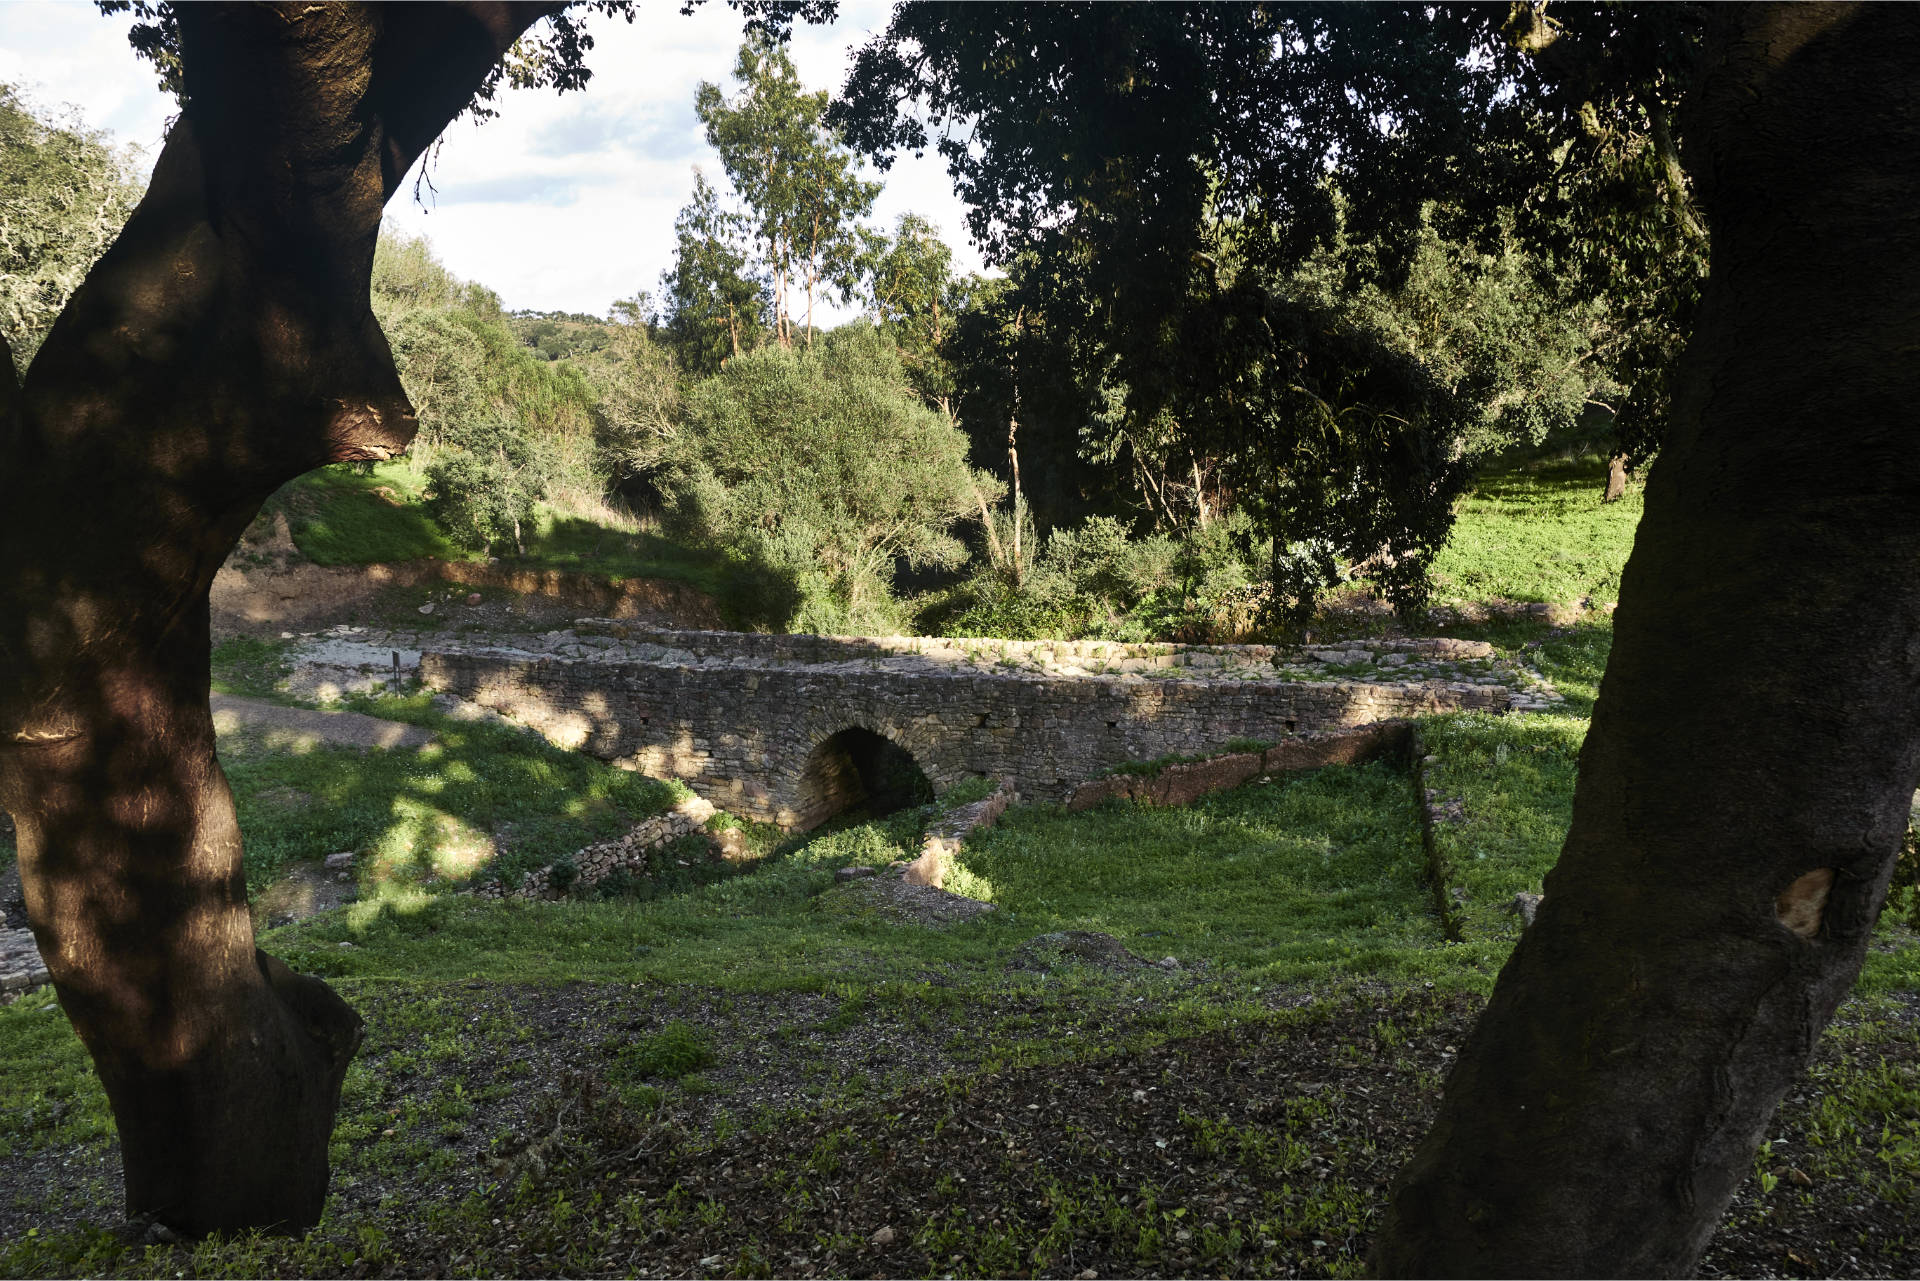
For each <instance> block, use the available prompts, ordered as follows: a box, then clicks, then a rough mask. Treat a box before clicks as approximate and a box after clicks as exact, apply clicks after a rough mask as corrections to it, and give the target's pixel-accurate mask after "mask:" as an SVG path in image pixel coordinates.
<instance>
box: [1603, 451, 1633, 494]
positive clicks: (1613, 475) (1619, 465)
mask: <svg viewBox="0 0 1920 1281" xmlns="http://www.w3.org/2000/svg"><path fill="white" fill-rule="evenodd" d="M1626 492H1627V456H1626V455H1625V454H1615V455H1614V456H1613V457H1611V458H1609V459H1607V488H1606V491H1605V492H1604V493H1602V494H1601V495H1600V501H1601V502H1603V503H1617V502H1619V501H1620V499H1621V497H1622V496H1624V495H1625V494H1626Z"/></svg>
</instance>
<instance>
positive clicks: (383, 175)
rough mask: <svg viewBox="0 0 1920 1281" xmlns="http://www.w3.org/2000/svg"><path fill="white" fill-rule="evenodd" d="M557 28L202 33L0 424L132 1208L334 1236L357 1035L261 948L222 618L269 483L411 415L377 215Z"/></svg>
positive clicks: (17, 657) (71, 962)
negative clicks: (172, 100) (167, 126)
mask: <svg viewBox="0 0 1920 1281" xmlns="http://www.w3.org/2000/svg"><path fill="white" fill-rule="evenodd" d="M546 8H547V6H540V5H504V4H494V5H482V4H471V5H448V6H444V7H438V6H404V5H396V6H391V7H383V6H360V5H340V6H333V5H303V4H270V5H236V6H219V5H189V6H182V7H181V9H180V11H179V23H180V32H181V42H182V60H183V65H184V67H185V75H186V88H187V94H188V99H189V101H188V104H187V106H186V107H185V109H184V111H183V113H182V115H181V117H180V119H179V121H178V123H177V124H176V125H175V126H174V128H173V130H172V132H171V133H170V134H169V136H168V139H167V142H166V145H165V148H164V149H163V150H162V152H161V155H160V159H159V162H158V164H157V165H156V167H155V170H154V176H153V182H152V185H151V187H150V188H149V190H148V191H147V194H146V196H145V198H144V199H142V201H141V202H140V205H139V207H138V208H137V209H136V210H135V211H134V214H133V216H132V218H131V219H130V220H129V222H128V224H127V226H126V228H125V230H124V231H123V232H122V233H121V235H120V238H119V239H118V240H117V241H116V242H115V243H114V245H113V247H112V248H111V249H109V250H108V252H107V253H106V255H105V256H104V257H102V258H101V260H100V262H99V263H98V264H97V265H96V266H95V268H94V270H93V271H92V272H91V273H90V274H89V276H88V278H87V280H86V282H85V283H84V284H83V285H82V286H81V288H80V290H79V291H78V292H77V293H76V294H75V296H74V298H73V300H72V302H71V303H70V304H69V306H68V307H67V309H66V311H65V312H63V313H62V315H61V317H60V318H59V320H58V322H57V323H56V324H55V326H54V328H53V330H52V332H51V333H50V334H49V335H48V338H47V341H46V343H45V344H44V345H43V346H42V348H41V350H40V352H39V354H38V356H37V357H36V358H35V360H34V362H33V365H32V367H31V369H30V370H29V371H28V374H27V378H26V381H25V384H24V386H22V387H20V388H18V389H15V388H14V387H13V386H12V380H11V378H8V379H7V380H6V382H7V383H8V392H9V393H10V394H9V395H8V396H7V397H6V398H5V399H4V400H0V414H3V415H4V416H3V417H0V457H4V458H5V459H6V467H5V470H4V471H3V472H0V805H4V807H5V808H6V809H7V810H8V811H9V812H11V813H12V815H13V816H14V820H15V825H16V828H17V831H18V840H19V866H20V874H21V882H22V888H23V890H24V895H25V898H26V903H27V911H28V915H29V917H30V920H31V924H32V927H33V932H34V935H35V938H36V940H37V941H38V943H39V946H40V951H41V954H42V956H43V957H44V958H45V960H46V963H47V967H48V969H49V970H50V971H51V973H52V976H53V981H54V985H55V989H56V990H57V991H58V993H59V997H60V1002H61V1005H62V1006H63V1007H64V1008H65V1010H66V1012H67V1015H68V1017H69V1018H70V1019H71V1020H72V1022H73V1025H74V1028H75V1030H76V1031H77V1032H78V1033H79V1035H80V1038H81V1040H82V1041H83V1042H84V1043H85V1045H86V1047H87V1049H88V1051H89V1053H90V1054H91V1055H92V1056H93V1061H94V1066H95V1068H96V1069H97V1070H98V1072H99V1075H100V1079H101V1082H102V1084H103V1085H104V1087H105V1089H106V1093H107V1097H108V1099H109V1101H110V1103H111V1105H112V1107H113V1113H114V1119H115V1122H116V1124H117V1125H118V1127H119V1132H120V1139H121V1151H122V1160H123V1163H124V1166H125V1171H126V1190H127V1208H128V1211H129V1213H130V1214H133V1215H139V1216H151V1217H153V1218H155V1219H158V1220H160V1221H162V1222H165V1223H167V1224H168V1225H170V1226H171V1227H173V1228H175V1229H177V1230H179V1231H182V1232H186V1233H193V1234H198V1233H204V1232H207V1231H211V1230H216V1229H229V1228H242V1227H271V1228H281V1229H293V1230H297V1229H301V1228H305V1227H307V1226H310V1225H311V1224H312V1223H314V1222H315V1221H316V1220H317V1219H318V1218H319V1216H320V1213H321V1210H322V1208H323V1205H324V1202H325V1198H326V1188H327V1179H328V1168H327V1142H328V1137H329V1135H330V1133H331V1131H332V1127H333V1117H334V1112H335V1110H336V1108H337V1107H338V1103H339V1094H340V1083H341V1080H342V1077H343V1076H344V1074H345V1071H346V1067H347V1063H348V1061H349V1060H350V1059H351V1057H352V1055H353V1053H354V1051H355V1049H356V1048H357V1046H358V1045H359V1042H360V1037H361V1032H362V1026H361V1023H360V1020H359V1018H358V1016H356V1015H355V1014H354V1013H353V1011H352V1010H351V1009H349V1008H348V1007H347V1005H346V1004H345V1003H344V1002H343V1001H341V1000H340V999H339V998H338V997H337V996H336V995H334V993H333V992H332V991H331V990H330V989H328V988H327V986H326V985H325V984H324V983H322V982H320V981H319V980H317V979H312V978H307V977H304V976H301V975H296V974H294V973H292V972H291V971H289V970H288V969H287V967H286V966H285V965H283V964H281V963H280V962H279V961H277V960H274V959H273V958H271V957H268V956H266V955H264V954H263V953H261V952H259V951H257V950H256V949H255V947H254V940H253V930H252V925H251V921H250V919H249V916H248V912H247V897H246V882H245V876H244V873H243V871H242V867H241V838H240V831H239V826H238V822H237V819H236V816H235V812H234V807H233V799H232V796H231V794H230V793H229V792H228V790H227V785H226V780H225V777H224V776H223V775H222V773H221V771H220V766H219V762H218V760H217V759H216V757H215V754H214V735H213V726H212V721H211V717H210V714H209V711H208V706H207V699H208V660H209V650H210V641H209V626H208V608H207V593H208V588H209V586H210V584H211V583H212V580H213V576H214V572H215V571H216V570H217V569H218V568H219V566H220V563H221V561H222V560H223V559H224V558H225V557H226V555H227V553H228V552H229V551H230V550H231V549H232V547H233V545H234V543H235V541H236V540H237V539H238V537H239V535H240V532H241V531H242V530H243V529H244V528H245V527H246V525H247V523H248V521H249V520H250V519H251V518H252V517H253V515H254V514H255V513H256V512H257V511H258V510H259V506H260V504H261V502H262V501H263V500H264V499H265V498H266V497H267V496H268V495H269V494H271V493H272V492H273V491H274V490H275V489H276V488H278V487H279V486H280V485H281V484H283V483H285V482H286V481H288V480H290V479H292V478H293V477H294V476H296V475H298V474H300V473H301V472H303V471H307V470H309V469H311V468H313V467H316V466H320V465H322V464H324V463H329V462H338V461H345V460H354V459H370V458H386V457H390V456H392V455H393V454H395V453H397V452H399V451H400V450H401V449H403V448H404V447H405V446H406V443H407V442H408V440H410V439H411V437H412V435H413V431H414V416H413V412H412V410H411V407H410V406H409V405H408V403H407V399H406V395H405V393H404V391H403V390H402V389H401V386H400V381H399V377H398V375H397V373H396V372H395V370H394V366H393V360H392V357H391V354H390V353H389V351H388V349H387V344H386V339H385V337H384V336H383V335H382V334H381V332H380V328H379V325H378V324H377V323H376V322H375V320H374V318H373V314H372V311H371V309H370V305H369V299H368V284H369V279H370V276H371V272H372V264H373V250H374V243H375V240H376V238H377V235H378V233H379V228H380V216H381V210H382V208H383V207H384V205H385V203H386V200H387V198H388V196H389V195H391V194H392V192H393V191H394V190H395V188H396V187H397V186H398V185H399V183H400V181H401V178H402V176H403V175H404V173H405V172H406V170H407V168H408V166H409V165H410V164H411V163H412V162H413V161H414V160H415V159H416V158H417V157H418V156H419V155H420V153H421V151H422V150H424V149H425V147H426V146H427V145H428V143H430V142H431V141H432V139H433V138H434V136H435V135H437V134H438V133H439V132H440V130H441V129H442V128H443V127H444V126H445V125H446V123H447V122H448V121H449V120H450V119H452V118H453V116H454V115H455V114H457V113H458V112H459V111H460V110H461V109H462V108H464V107H465V106H466V104H467V103H468V102H469V101H470V100H471V98H472V96H473V93H474V90H475V89H476V88H477V87H478V86H479V84H480V83H481V81H482V79H483V77H484V76H485V75H486V73H487V71H488V69H489V68H491V67H492V66H493V65H494V63H495V62H496V61H497V60H498V59H499V58H500V56H501V55H502V54H503V53H504V52H505V51H506V50H507V48H509V47H510V46H511V45H512V43H513V41H514V40H515V39H516V38H517V37H518V35H519V33H520V32H521V31H522V30H524V29H525V28H526V27H527V26H528V25H529V24H530V23H531V22H532V21H533V20H534V19H535V18H537V17H538V16H539V15H540V14H541V13H542V12H543V11H545V9H546Z"/></svg>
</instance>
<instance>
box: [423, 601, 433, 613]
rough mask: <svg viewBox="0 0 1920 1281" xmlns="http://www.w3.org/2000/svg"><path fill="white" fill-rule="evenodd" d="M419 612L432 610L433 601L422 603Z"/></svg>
mask: <svg viewBox="0 0 1920 1281" xmlns="http://www.w3.org/2000/svg"><path fill="white" fill-rule="evenodd" d="M420 612H421V613H423V614H431V613H432V612H433V602H432V601H428V602H427V603H426V604H424V605H422V606H421V607H420Z"/></svg>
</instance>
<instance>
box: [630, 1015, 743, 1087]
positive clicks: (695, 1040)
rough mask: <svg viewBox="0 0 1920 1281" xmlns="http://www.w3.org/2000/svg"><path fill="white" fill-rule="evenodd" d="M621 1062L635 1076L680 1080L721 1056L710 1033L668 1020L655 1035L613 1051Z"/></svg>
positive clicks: (706, 1066)
mask: <svg viewBox="0 0 1920 1281" xmlns="http://www.w3.org/2000/svg"><path fill="white" fill-rule="evenodd" d="M614 1057H615V1059H616V1060H617V1061H618V1062H619V1064H620V1066H621V1067H623V1068H625V1069H626V1070H627V1071H628V1072H630V1073H631V1074H633V1075H634V1076H651V1077H663V1078H665V1079H667V1080H670V1081H671V1080H678V1079H679V1078H681V1077H683V1076H687V1075H690V1074H691V1073H694V1072H698V1071H700V1070H701V1069H703V1068H709V1067H712V1066H713V1065H714V1064H715V1063H716V1062H718V1060H717V1059H716V1058H715V1056H714V1053H713V1046H712V1043H711V1042H710V1041H709V1040H708V1039H707V1034H706V1033H705V1032H703V1031H701V1030H700V1029H699V1028H697V1027H694V1026H693V1025H692V1024H690V1023H679V1022H674V1023H669V1024H667V1025H666V1026H665V1027H664V1028H661V1029H660V1030H659V1031H658V1032H656V1033H654V1034H653V1035H652V1036H647V1037H642V1038H641V1039H640V1040H638V1041H633V1042H630V1043H628V1044H626V1045H623V1046H621V1047H620V1048H619V1049H618V1050H616V1051H615V1052H614Z"/></svg>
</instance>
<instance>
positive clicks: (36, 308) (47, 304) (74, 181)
mask: <svg viewBox="0 0 1920 1281" xmlns="http://www.w3.org/2000/svg"><path fill="white" fill-rule="evenodd" d="M136 155H137V153H135V152H134V151H133V150H131V149H128V148H118V147H115V146H114V145H113V144H112V142H111V141H110V140H109V137H108V135H107V134H106V133H104V132H102V131H100V130H97V129H89V128H87V126H86V123H85V121H83V120H82V119H81V118H80V115H79V113H78V112H77V111H75V110H73V109H71V108H68V109H67V110H66V111H64V112H48V111H44V110H41V109H38V108H36V107H35V106H34V105H33V104H31V103H30V102H28V101H27V100H26V99H24V98H23V97H21V95H20V92H19V90H18V89H16V88H15V87H14V86H12V85H6V84H0V339H4V341H5V343H6V345H7V346H8V347H9V348H11V349H12V352H13V360H14V365H15V366H16V368H17V370H18V371H19V372H21V373H24V372H25V370H26V368H27V366H28V365H29V364H30V363H32V360H33V356H34V353H35V352H36V351H38V350H39V349H40V342H41V340H42V339H43V338H44V337H45V336H46V333H47V330H49V329H50V328H52V327H53V322H54V318H55V317H57V316H58V315H59V314H60V312H61V310H62V309H63V308H64V307H65V306H66V305H67V299H68V297H69V296H71V295H72V293H73V291H74V290H75V289H78V288H79V287H80V282H81V281H82V280H83V279H85V277H86V274H87V272H88V271H89V270H90V269H91V268H92V267H93V263H94V260H95V259H97V258H98V257H99V256H100V255H101V254H102V253H104V252H105V251H106V248H107V246H108V245H110V244H112V243H113V238H114V237H115V236H117V235H119V234H120V228H121V225H122V224H124V223H125V222H126V220H127V215H128V214H130V213H132V212H133V206H134V204H135V203H136V202H137V201H138V200H139V199H140V192H141V183H140V181H139V179H138V177H137V176H136V175H137V167H136Z"/></svg>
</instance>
